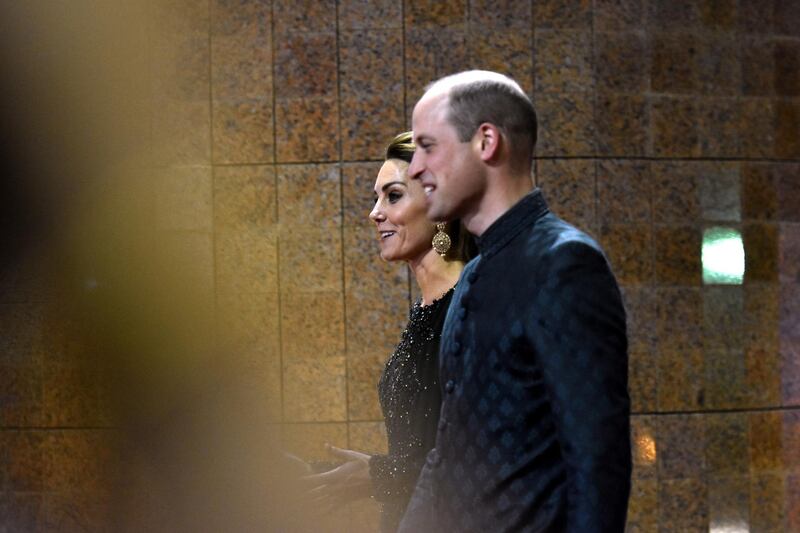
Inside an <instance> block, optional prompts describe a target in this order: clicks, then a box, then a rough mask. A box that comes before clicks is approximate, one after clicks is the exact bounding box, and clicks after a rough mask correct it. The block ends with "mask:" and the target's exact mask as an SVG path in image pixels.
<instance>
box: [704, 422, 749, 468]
mask: <svg viewBox="0 0 800 533" xmlns="http://www.w3.org/2000/svg"><path fill="white" fill-rule="evenodd" d="M702 416H703V418H704V419H705V438H706V459H705V466H706V472H708V473H709V474H710V475H712V476H737V477H738V476H746V475H747V474H748V473H749V472H750V461H749V454H748V415H747V414H745V413H722V414H711V413H709V414H704V415H702Z"/></svg>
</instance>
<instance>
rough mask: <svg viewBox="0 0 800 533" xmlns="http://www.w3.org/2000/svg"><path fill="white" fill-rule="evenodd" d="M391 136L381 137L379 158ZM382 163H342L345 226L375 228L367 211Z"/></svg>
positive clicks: (375, 251)
mask: <svg viewBox="0 0 800 533" xmlns="http://www.w3.org/2000/svg"><path fill="white" fill-rule="evenodd" d="M398 133H400V132H398ZM393 137H394V136H392V137H390V138H387V139H381V141H382V144H381V145H380V146H381V149H380V151H378V152H377V153H378V154H379V155H380V156H381V158H382V157H383V155H384V150H385V146H386V145H388V144H389V142H391V140H392V138H393ZM382 164H383V163H345V164H344V165H342V193H343V202H344V206H343V207H344V225H345V226H346V227H354V228H356V227H359V228H362V227H363V228H370V229H372V230H374V229H375V226H374V223H373V222H372V221H371V220H370V219H369V213H370V211H372V208H373V207H374V205H375V189H374V187H375V179H376V178H377V176H378V172H379V171H380V169H381V165H382ZM374 236H375V235H373V237H374ZM373 251H374V253H377V252H378V248H377V245H376V246H375V247H373Z"/></svg>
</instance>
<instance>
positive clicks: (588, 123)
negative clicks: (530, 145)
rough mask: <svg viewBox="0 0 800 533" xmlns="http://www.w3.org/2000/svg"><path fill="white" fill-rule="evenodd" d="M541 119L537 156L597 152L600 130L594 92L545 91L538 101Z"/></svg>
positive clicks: (576, 154)
mask: <svg viewBox="0 0 800 533" xmlns="http://www.w3.org/2000/svg"><path fill="white" fill-rule="evenodd" d="M534 105H536V112H537V113H538V118H539V140H538V142H537V145H536V146H537V147H536V155H538V156H552V155H569V156H578V155H593V154H594V153H595V151H596V137H597V133H596V132H597V130H596V125H595V122H594V98H593V96H592V95H591V94H588V93H587V94H582V93H572V94H561V95H556V94H543V95H537V97H536V100H535V102H534Z"/></svg>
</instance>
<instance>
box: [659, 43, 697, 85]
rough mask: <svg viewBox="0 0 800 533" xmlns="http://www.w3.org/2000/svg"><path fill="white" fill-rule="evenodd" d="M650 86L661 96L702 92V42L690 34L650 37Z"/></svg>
mask: <svg viewBox="0 0 800 533" xmlns="http://www.w3.org/2000/svg"><path fill="white" fill-rule="evenodd" d="M649 37H650V48H651V62H650V87H651V89H652V90H653V91H654V92H658V93H678V94H692V93H695V92H697V91H698V90H699V89H700V67H699V65H698V55H699V49H700V42H699V40H698V38H697V37H695V36H694V35H693V34H689V33H674V32H654V33H652V34H650V36H649Z"/></svg>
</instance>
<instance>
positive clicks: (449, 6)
mask: <svg viewBox="0 0 800 533" xmlns="http://www.w3.org/2000/svg"><path fill="white" fill-rule="evenodd" d="M405 16H406V21H405V22H406V27H412V28H413V27H423V28H430V27H452V26H455V27H462V28H463V27H464V26H465V25H466V18H467V2H466V0H446V1H444V2H437V1H435V0H422V1H419V2H412V3H410V4H409V5H408V6H407V8H406V10H405Z"/></svg>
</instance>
